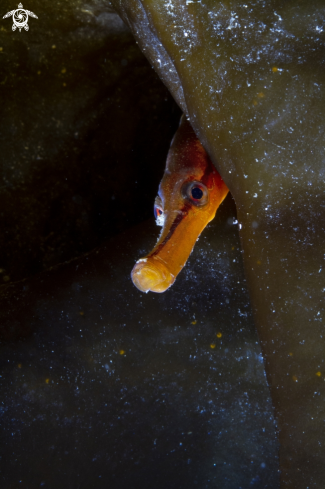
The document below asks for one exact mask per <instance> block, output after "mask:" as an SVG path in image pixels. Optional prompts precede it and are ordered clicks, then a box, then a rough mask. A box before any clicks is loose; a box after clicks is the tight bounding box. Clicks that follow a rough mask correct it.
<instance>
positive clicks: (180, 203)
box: [131, 116, 228, 292]
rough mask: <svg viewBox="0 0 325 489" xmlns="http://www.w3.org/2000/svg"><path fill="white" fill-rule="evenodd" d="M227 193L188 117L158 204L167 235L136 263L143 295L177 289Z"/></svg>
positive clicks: (174, 146)
mask: <svg viewBox="0 0 325 489" xmlns="http://www.w3.org/2000/svg"><path fill="white" fill-rule="evenodd" d="M227 193H228V188H227V187H226V185H225V183H224V182H223V180H222V178H221V176H220V175H219V173H218V172H217V170H216V169H215V167H214V166H213V164H212V162H211V160H210V158H209V156H208V154H207V152H206V151H205V149H204V148H203V146H202V145H201V143H200V141H199V140H198V138H197V137H196V135H195V133H194V131H193V129H192V127H191V125H190V123H189V122H188V121H187V120H186V118H185V116H183V117H182V119H181V123H180V126H179V128H178V130H177V132H176V134H175V136H174V139H173V141H172V144H171V147H170V150H169V152H168V156H167V163H166V169H165V173H164V176H163V179H162V181H161V182H160V185H159V191H158V197H157V198H156V201H155V213H156V218H157V224H160V225H162V232H161V234H160V237H159V239H158V242H157V244H156V246H155V248H154V249H153V250H152V251H151V253H149V254H148V255H147V256H146V257H145V258H141V259H140V260H138V261H137V262H136V264H135V265H134V267H133V270H132V273H131V277H132V280H133V283H134V285H135V286H136V287H137V288H138V289H140V290H141V291H143V292H148V291H149V290H151V291H152V292H164V291H165V290H166V289H168V287H170V286H171V285H172V284H173V283H174V281H175V278H176V277H177V275H178V274H179V272H180V271H181V270H182V268H183V266H184V265H185V263H186V260H187V259H188V257H189V255H190V253H191V251H192V249H193V247H194V245H195V242H196V241H197V239H198V237H199V236H200V234H201V232H202V231H203V229H204V228H205V227H206V225H207V224H208V223H209V222H210V221H211V220H212V219H213V218H214V216H215V214H216V211H217V209H218V207H219V205H220V204H221V202H222V201H223V200H224V198H225V197H226V195H227Z"/></svg>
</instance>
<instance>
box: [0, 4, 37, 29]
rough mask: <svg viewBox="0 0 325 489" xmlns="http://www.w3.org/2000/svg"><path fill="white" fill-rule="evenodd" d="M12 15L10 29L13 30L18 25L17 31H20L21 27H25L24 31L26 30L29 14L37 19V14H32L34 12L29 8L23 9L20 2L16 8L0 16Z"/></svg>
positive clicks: (4, 17)
mask: <svg viewBox="0 0 325 489" xmlns="http://www.w3.org/2000/svg"><path fill="white" fill-rule="evenodd" d="M11 15H12V21H13V24H12V30H13V31H15V30H16V29H17V27H18V29H19V32H21V30H22V28H24V29H25V31H28V29H29V25H28V16H29V15H30V16H31V17H34V19H38V17H37V15H35V14H34V12H31V11H30V10H25V9H23V4H22V3H20V4H19V5H18V8H17V9H16V10H11V11H10V12H7V13H6V15H4V16H3V17H2V18H3V19H6V18H7V17H10V16H11Z"/></svg>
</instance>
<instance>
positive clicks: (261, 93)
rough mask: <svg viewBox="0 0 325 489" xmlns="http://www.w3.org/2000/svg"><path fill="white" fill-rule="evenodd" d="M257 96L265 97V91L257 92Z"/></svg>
mask: <svg viewBox="0 0 325 489" xmlns="http://www.w3.org/2000/svg"><path fill="white" fill-rule="evenodd" d="M257 96H258V98H263V97H265V95H264V93H263V92H260V93H258V94H257Z"/></svg>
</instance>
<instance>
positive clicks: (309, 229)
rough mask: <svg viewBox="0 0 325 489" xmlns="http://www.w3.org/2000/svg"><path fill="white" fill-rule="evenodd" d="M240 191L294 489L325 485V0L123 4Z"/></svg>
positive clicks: (286, 474)
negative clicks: (310, 0)
mask: <svg viewBox="0 0 325 489" xmlns="http://www.w3.org/2000/svg"><path fill="white" fill-rule="evenodd" d="M112 4H113V5H114V6H115V8H116V9H117V11H118V12H119V13H120V15H121V16H122V18H123V19H124V20H125V21H126V22H127V23H128V24H129V26H130V27H131V29H132V31H133V34H134V36H135V38H136V39H137V40H138V42H139V44H140V46H141V48H142V50H143V52H144V53H145V54H146V56H147V57H148V59H149V60H150V61H151V63H152V64H153V66H155V69H156V70H157V72H158V73H159V75H160V77H161V78H162V79H163V80H164V82H165V83H166V85H167V86H168V88H169V90H170V91H171V93H172V94H173V96H174V98H175V100H176V101H177V102H178V104H179V106H180V107H181V108H182V109H183V110H184V112H186V113H187V114H188V116H189V117H190V120H191V123H192V125H193V127H194V129H195V130H196V132H197V135H198V136H199V138H200V140H201V142H202V143H203V144H204V145H205V147H206V149H207V150H208V152H209V154H210V156H211V158H212V159H213V161H214V163H215V165H216V167H217V168H218V170H219V172H220V173H221V175H222V177H223V179H224V180H225V182H226V184H227V185H228V187H229V188H230V190H231V192H232V194H233V196H234V198H235V201H236V205H237V211H238V219H239V222H240V225H241V231H240V235H241V241H242V246H243V251H244V263H245V268H246V276H247V279H248V286H249V290H250V294H251V300H252V304H253V308H254V313H255V319H256V324H257V328H258V333H259V337H260V340H261V343H262V348H263V354H264V358H265V361H266V368H267V374H268V379H269V382H270V387H271V392H272V396H273V401H274V405H275V408H276V412H277V416H278V421H279V429H280V432H279V435H280V442H281V448H280V464H281V469H282V485H283V487H292V488H295V489H297V488H298V489H299V488H304V489H305V488H306V487H309V488H310V487H317V488H319V487H322V486H323V484H324V477H325V466H324V459H325V426H324V419H325V404H324V396H325V383H324V378H325V367H324V352H325V338H324V334H325V331H324V326H323V324H324V273H325V272H324V246H323V243H324V225H325V222H324V221H325V219H324V178H325V162H324V158H325V150H324V107H325V91H324V81H325V80H324V22H325V12H324V5H323V2H315V3H313V4H311V3H310V2H307V1H301V2H284V3H280V2H278V1H271V2H264V1H256V2H254V3H250V4H247V5H246V4H243V3H242V2H239V1H232V2H222V1H221V2H212V1H208V0H201V1H196V0H193V1H192V0H191V1H190V0H187V1H184V0H182V1H181V0H175V1H169V0H168V1H167V0H143V1H141V2H140V1H138V0H127V1H123V2H122V1H120V0H113V1H112Z"/></svg>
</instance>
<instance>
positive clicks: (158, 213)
mask: <svg viewBox="0 0 325 489" xmlns="http://www.w3.org/2000/svg"><path fill="white" fill-rule="evenodd" d="M153 211H154V214H155V219H157V218H158V217H160V216H162V215H163V213H164V211H163V210H162V209H161V208H160V207H158V206H157V205H154V207H153Z"/></svg>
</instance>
